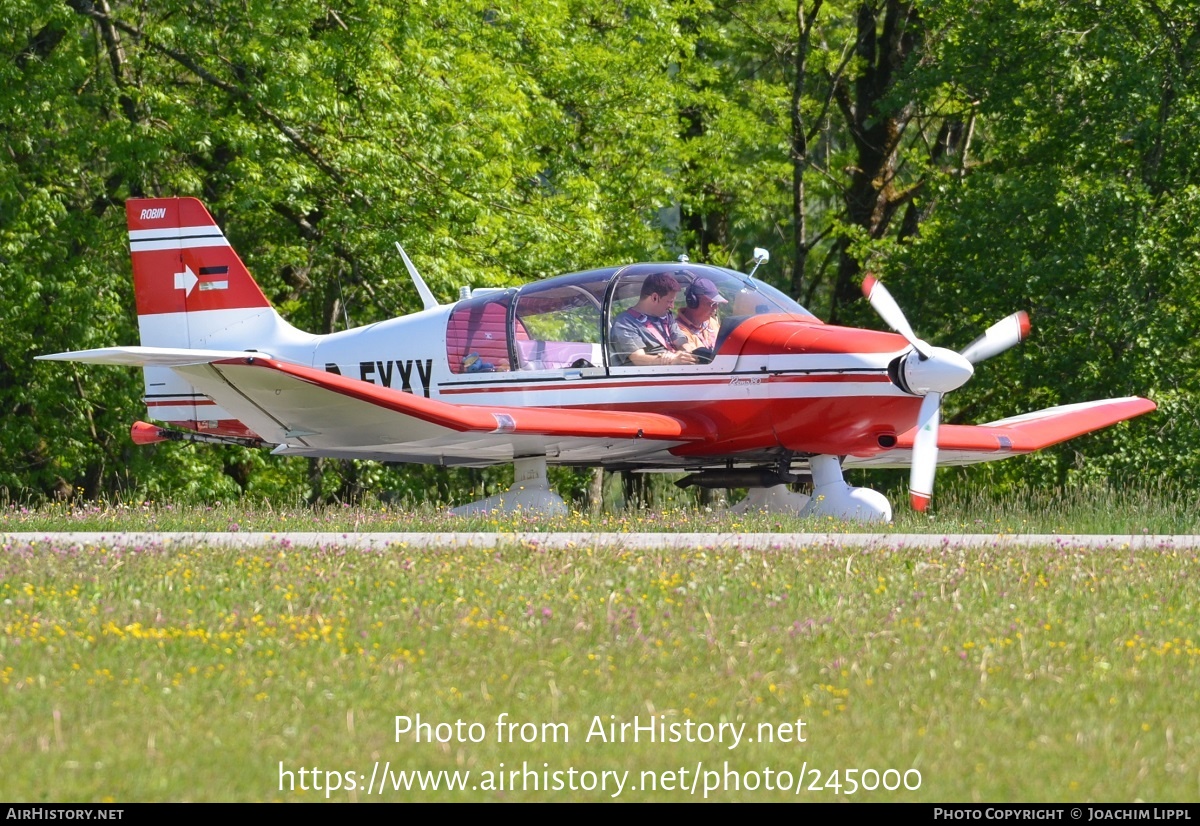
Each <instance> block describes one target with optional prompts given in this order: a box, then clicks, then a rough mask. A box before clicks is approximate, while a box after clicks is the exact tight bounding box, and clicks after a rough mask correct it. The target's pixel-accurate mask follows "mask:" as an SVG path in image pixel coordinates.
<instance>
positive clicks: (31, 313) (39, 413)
mask: <svg viewBox="0 0 1200 826" xmlns="http://www.w3.org/2000/svg"><path fill="white" fill-rule="evenodd" d="M0 10H2V11H3V14H4V20H5V21H6V23H7V25H6V27H5V30H4V32H2V33H0V49H3V53H4V55H5V56H6V58H7V59H6V60H4V61H0V81H2V83H0V128H2V129H0V131H2V135H3V137H2V138H0V150H2V151H0V405H2V406H3V409H4V410H5V411H6V412H7V413H8V414H9V415H8V418H7V423H6V426H5V428H4V430H3V432H2V433H0V458H3V460H4V461H3V462H0V491H6V492H7V495H8V497H9V498H10V499H17V500H27V499H37V498H41V497H55V496H57V497H69V496H75V495H80V494H82V495H85V496H88V497H96V496H135V495H149V496H155V497H158V496H169V495H170V496H175V495H178V496H185V497H189V498H190V497H197V498H206V497H213V498H215V497H221V498H228V497H230V496H235V495H252V496H260V497H279V496H284V497H288V498H295V499H308V500H314V499H321V498H332V499H337V500H340V501H348V500H352V499H354V498H355V497H357V496H360V495H363V494H366V493H380V492H382V491H385V490H391V491H392V492H393V493H392V495H394V496H396V497H398V498H401V499H403V498H405V497H408V496H413V497H422V496H426V495H429V496H432V497H433V498H435V499H436V500H437V501H451V500H454V499H459V498H461V497H460V494H462V493H463V492H464V491H467V490H491V489H493V488H494V487H495V486H496V485H500V484H502V482H501V481H500V480H501V479H502V478H503V473H504V471H502V470H499V469H497V470H496V471H487V472H482V473H476V472H461V471H460V472H455V473H453V474H449V475H447V474H444V473H440V472H435V471H431V470H428V469H419V468H383V467H374V466H371V467H368V466H366V465H357V464H345V463H336V462H324V463H309V462H294V461H293V462H283V461H280V460H277V459H267V458H265V457H263V456H259V455H257V454H249V453H247V452H245V451H236V450H232V449H230V450H204V449H196V448H186V447H181V446H162V447H159V448H156V449H149V450H147V449H135V448H133V447H132V446H131V445H130V443H129V440H128V437H127V435H126V429H127V427H128V425H129V423H130V422H132V421H133V420H135V419H137V418H139V417H141V416H143V415H145V414H144V411H143V409H142V407H141V405H140V403H139V401H138V396H139V393H140V377H139V376H138V375H137V374H136V373H135V372H133V371H120V370H108V369H93V368H88V369H84V368H80V367H71V366H63V365H60V364H43V363H38V362H34V361H33V360H32V359H33V356H35V355H37V354H40V353H46V352H54V351H59V350H67V349H79V348H84V347H93V346H102V345H110V344H115V343H131V342H134V341H136V335H137V331H136V323H135V318H134V315H133V309H132V306H133V302H132V296H131V288H130V279H129V264H128V254H127V251H126V245H125V238H124V220H123V215H122V209H121V205H122V203H123V201H124V200H125V199H126V198H128V197H131V196H138V195H197V196H200V197H202V198H203V199H204V200H205V202H206V203H207V204H208V205H209V206H210V208H211V209H212V211H213V213H214V215H215V216H216V217H217V219H218V221H219V222H220V223H221V224H222V226H223V227H224V228H225V230H226V232H227V234H228V235H229V236H230V238H231V240H232V241H233V243H234V245H235V246H236V247H237V248H238V249H239V250H240V251H241V252H242V254H243V256H244V257H245V259H246V261H247V264H248V265H249V267H250V269H251V271H252V272H254V273H255V275H256V277H257V278H258V280H259V281H260V282H261V283H262V284H263V286H264V289H265V291H266V293H267V295H268V296H269V297H270V298H271V300H272V301H273V302H274V303H275V304H276V305H277V306H278V307H279V308H280V309H281V311H282V312H284V313H285V315H286V316H287V317H288V318H289V320H290V321H292V322H293V323H295V324H296V325H297V326H299V327H301V328H304V329H307V330H310V331H312V332H327V331H330V330H332V329H334V328H336V327H337V326H339V325H341V324H342V323H343V319H345V318H346V317H348V318H349V320H350V322H351V323H352V324H361V323H366V322H370V321H375V320H379V319H382V318H386V317H390V316H393V315H397V314H400V313H403V312H408V311H412V310H414V309H417V308H418V307H419V306H420V304H419V301H418V298H417V296H416V294H415V290H414V289H413V287H412V286H411V283H410V281H409V280H408V278H407V277H406V275H405V274H404V270H403V268H402V267H399V266H398V262H397V260H396V257H395V251H394V248H393V242H394V241H396V240H399V241H401V242H402V243H403V244H404V245H405V247H406V249H407V250H408V252H409V253H410V255H412V257H413V258H414V259H415V260H416V262H417V264H418V266H419V267H420V268H421V270H422V272H423V273H424V275H425V277H426V279H427V280H428V281H429V283H430V285H431V287H432V289H433V291H434V293H435V294H437V295H439V296H441V297H443V298H448V297H450V296H452V295H454V294H456V293H457V290H458V287H459V286H461V285H464V284H470V285H472V286H485V285H504V284H515V283H520V282H523V281H527V280H530V279H534V278H539V277H544V276H548V275H552V274H556V273H559V272H565V271H571V270H579V269H584V268H587V267H590V266H595V265H598V264H602V263H611V262H620V261H632V260H639V259H640V260H646V259H654V258H665V257H673V256H674V255H676V254H678V253H679V252H684V251H686V252H688V253H689V254H691V255H692V257H693V258H694V259H696V260H706V261H713V262H715V263H719V264H726V265H733V266H740V265H742V264H743V263H744V262H746V260H747V259H748V258H749V255H750V250H751V249H752V248H753V247H754V246H756V245H765V246H770V247H772V252H773V259H772V262H771V264H770V265H768V266H767V267H765V268H764V269H763V270H762V271H761V275H762V277H763V278H764V279H766V280H768V281H772V282H773V283H775V284H777V285H779V286H781V287H783V288H784V289H785V290H787V291H789V292H790V293H791V294H793V295H795V296H796V297H797V298H798V299H800V300H801V301H802V302H806V303H810V304H811V305H812V306H813V307H814V309H816V310H817V311H818V312H820V313H822V314H824V315H826V316H832V317H834V318H836V319H837V320H838V321H840V322H845V323H865V324H870V325H872V326H877V325H878V321H877V320H876V319H875V317H874V316H873V314H871V313H870V311H869V310H868V309H867V308H866V307H865V305H864V304H863V302H861V301H858V300H857V298H856V287H855V279H856V278H857V274H858V272H859V271H860V270H861V269H862V268H865V267H871V268H874V269H876V270H877V271H879V272H881V273H883V274H884V276H885V277H886V279H887V281H888V284H889V287H890V288H892V289H893V291H894V292H895V293H896V294H897V296H898V297H899V299H900V300H901V303H902V305H903V306H904V307H905V309H906V311H907V312H908V313H909V316H910V318H911V320H912V321H913V323H914V326H915V327H916V328H917V330H918V331H919V332H920V333H921V334H922V335H923V336H925V337H927V338H928V339H930V340H931V341H935V342H937V343H939V344H948V345H956V346H961V345H962V344H965V343H966V342H967V341H969V340H970V339H971V338H972V337H973V336H974V335H975V334H976V333H978V332H979V331H980V330H981V329H982V328H983V327H985V326H986V325H987V324H989V323H990V322H991V321H993V320H995V319H997V318H999V317H1001V316H1003V315H1007V314H1008V313H1010V312H1012V311H1013V310H1014V309H1018V308H1027V309H1029V310H1030V311H1031V315H1032V316H1033V319H1034V324H1035V329H1036V335H1035V337H1034V338H1033V340H1031V341H1030V342H1029V343H1028V344H1027V345H1025V346H1024V347H1023V348H1022V349H1020V350H1017V351H1014V352H1012V353H1009V354H1005V355H1004V356H1001V357H999V358H997V359H995V360H993V361H990V362H988V363H987V364H985V365H981V367H980V370H979V372H978V375H977V377H976V379H975V380H974V381H973V382H972V383H971V384H970V385H968V386H967V387H966V388H964V389H963V390H962V391H960V392H958V393H956V394H954V395H952V396H951V397H950V399H949V401H948V408H947V413H948V415H949V417H950V418H951V419H953V420H960V421H972V422H977V421H985V420H988V419H996V418H1001V417H1003V416H1008V415H1012V414H1015V413H1019V412H1024V411H1026V410H1030V409H1034V408H1035V407H1037V406H1045V405H1050V404H1057V403H1068V402H1077V401H1084V400H1087V399H1092V398H1102V397H1106V396H1118V395H1127V394H1138V395H1150V396H1152V397H1153V398H1155V400H1156V401H1158V402H1159V404H1160V408H1161V412H1160V413H1159V414H1158V415H1156V416H1154V417H1146V418H1144V419H1142V420H1139V421H1137V422H1135V423H1133V424H1131V425H1128V426H1122V427H1118V428H1113V429H1110V430H1107V431H1105V432H1103V433H1101V434H1097V435H1094V436H1091V437H1089V438H1088V439H1087V440H1085V441H1080V442H1072V443H1070V444H1069V445H1067V446H1066V447H1065V448H1063V449H1061V450H1059V451H1056V452H1051V453H1049V454H1047V455H1046V456H1042V457H1038V458H1037V459H1036V460H1030V461H1026V462H1023V463H1008V464H1004V465H1000V466H998V467H997V468H986V469H981V470H980V471H979V472H978V477H979V478H981V479H988V480H991V481H992V482H993V483H995V484H997V485H1001V486H1003V485H1006V484H1010V483H1012V482H1014V481H1016V480H1017V479H1018V478H1029V479H1031V480H1038V481H1041V482H1045V483H1061V482H1064V481H1071V480H1075V479H1079V480H1080V481H1088V480H1089V479H1091V480H1093V481H1094V479H1095V477H1106V476H1107V477H1134V476H1140V475H1150V476H1154V477H1158V476H1166V477H1170V478H1173V479H1177V480H1183V479H1187V478H1192V477H1194V475H1195V473H1196V472H1197V470H1200V448H1197V447H1196V445H1198V444H1200V421H1198V419H1197V414H1196V413H1195V409H1196V400H1197V397H1198V394H1200V386H1198V384H1200V353H1198V352H1197V336H1196V332H1195V331H1196V330H1197V329H1198V328H1200V299H1198V298H1197V296H1198V295H1200V289H1198V286H1200V284H1198V281H1200V244H1198V242H1197V241H1196V238H1195V232H1194V228H1195V227H1196V226H1197V224H1198V220H1197V219H1200V174H1198V173H1200V150H1197V148H1196V142H1195V141H1194V140H1193V135H1192V132H1193V131H1194V124H1195V123H1196V122H1197V121H1198V120H1200V111H1198V110H1200V96H1198V94H1197V89H1196V80H1195V78H1196V77H1197V76H1198V75H1197V73H1196V71H1195V68H1196V58H1197V56H1198V54H1200V36H1198V35H1197V34H1196V31H1195V25H1194V13H1193V12H1194V9H1193V8H1192V7H1191V6H1190V5H1189V4H1186V3H1166V4H1162V3H1149V2H1140V0H1139V1H1138V2H1132V3H1127V4H1123V5H1121V6H1120V8H1107V7H1105V8H1101V7H1099V6H1097V5H1096V4H1061V3H1055V2H1051V1H1050V0H1021V2H1017V0H1004V2H998V3H989V4H985V5H983V6H980V5H979V4H975V3H970V2H966V0H939V2H936V3H935V2H900V0H885V2H882V3H877V4H865V3H857V4H856V3H848V2H842V0H836V2H823V3H813V4H811V5H808V6H805V5H804V4H803V3H801V4H799V5H793V6H780V5H779V4H777V3H772V2H759V1H758V0H754V2H749V3H741V4H737V5H736V6H718V5H714V4H711V3H709V2H707V0H691V2H687V3H671V4H667V3H661V2H658V0H638V1H637V2H632V3H625V4H617V5H614V4H609V5H599V6H597V5H596V4H594V3H583V2H579V0H568V2H566V3H558V2H547V1H546V0H536V1H535V2H534V3H532V4H529V3H527V4H523V5H522V6H521V8H520V9H519V10H516V9H498V8H494V7H492V6H489V5H488V4H484V3H478V2H473V0H464V1H463V2H453V3H444V4H440V5H436V6H434V5H428V4H402V5H395V4H392V3H384V2H378V1H377V0H338V2H334V3H314V2H307V0H305V1H304V2H295V3H285V4H280V3H276V2H267V1H266V0H250V1H249V2H244V0H212V2H205V3H197V2H195V0H154V2H149V3H133V2H130V0H112V2H110V3H108V4H107V5H106V6H101V5H96V4H93V3H91V2H89V0H58V1H57V2H52V3H44V2H35V1H34V0H0ZM798 13H800V14H799V16H797V14H798ZM1084 457H1086V461H1084ZM563 473H564V474H569V472H568V471H563ZM562 481H563V483H564V484H565V485H566V487H567V488H569V489H570V492H571V493H572V495H573V496H581V495H582V492H583V491H584V490H585V488H586V487H587V479H586V477H585V475H582V474H575V475H573V476H567V475H564V477H563V479H562Z"/></svg>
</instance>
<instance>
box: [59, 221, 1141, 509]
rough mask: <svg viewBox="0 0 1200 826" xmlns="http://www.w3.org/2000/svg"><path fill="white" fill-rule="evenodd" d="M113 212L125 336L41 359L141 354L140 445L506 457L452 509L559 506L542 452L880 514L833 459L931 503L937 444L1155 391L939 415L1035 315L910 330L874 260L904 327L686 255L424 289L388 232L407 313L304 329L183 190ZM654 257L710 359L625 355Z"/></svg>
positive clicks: (447, 458)
mask: <svg viewBox="0 0 1200 826" xmlns="http://www.w3.org/2000/svg"><path fill="white" fill-rule="evenodd" d="M126 210H127V218H128V223H129V241H130V250H131V253H132V258H133V275H134V285H135V294H136V299H137V313H138V324H139V328H140V334H141V341H142V344H141V346H138V347H132V346H131V347H108V348H102V349H98V350H85V351H79V352H69V353H57V354H54V355H47V356H41V357H40V358H43V359H59V360H73V361H82V362H92V363H100V364H121V365H131V366H140V367H143V368H144V371H145V380H146V397H145V401H146V404H147V407H148V409H149V415H150V417H151V418H153V419H156V420H158V421H160V422H163V423H165V424H166V425H170V426H172V427H171V428H164V427H161V426H159V425H151V424H146V423H144V422H138V423H137V424H135V425H134V426H133V431H132V435H133V439H134V440H135V441H136V442H139V443H143V444H146V443H151V442H156V441H162V440H163V439H168V438H184V439H189V440H193V441H213V442H235V443H242V444H251V445H274V446H275V448H274V450H273V451H272V452H273V453H275V454H278V455H283V456H331V457H337V458H345V459H376V460H382V461H392V462H421V463H430V464H437V465H444V466H453V465H459V466H468V467H483V466H487V465H494V464H499V463H507V462H513V463H515V465H516V482H515V484H514V486H513V488H512V489H510V490H509V491H507V492H506V493H503V494H500V495H498V496H494V497H490V498H489V499H486V500H483V501H482V502H476V503H474V504H472V505H467V506H464V507H463V508H458V509H456V510H457V511H458V512H464V513H465V512H478V511H487V510H491V509H516V508H522V509H527V510H533V511H540V512H561V511H562V510H564V509H565V506H564V504H563V501H562V499H560V498H559V497H558V496H557V495H556V494H554V493H553V492H552V491H551V490H550V489H549V486H548V484H547V481H546V465H547V463H551V462H552V463H558V464H565V465H577V466H579V465H583V466H596V465H601V466H603V467H605V468H609V469H633V470H645V471H690V472H691V475H690V476H689V477H687V479H685V480H683V481H684V483H685V484H699V485H707V486H712V487H747V488H750V489H751V495H750V497H749V498H748V499H747V500H746V503H745V505H744V507H747V508H764V509H767V510H783V511H788V512H800V513H804V514H811V515H820V516H825V515H828V516H834V517H837V518H848V519H858V520H863V521H887V520H890V519H891V514H892V511H891V506H890V505H889V503H888V501H887V499H886V498H885V497H884V496H883V495H881V494H879V493H877V492H875V491H872V490H869V489H866V488H856V487H852V486H850V485H848V484H847V483H846V482H845V481H844V480H843V477H842V468H843V467H908V466H911V468H912V480H911V492H912V504H913V506H914V507H916V508H917V509H918V510H924V509H925V507H926V506H927V505H928V502H929V500H930V496H931V494H932V492H933V478H934V471H935V468H936V465H937V463H938V461H939V460H940V461H941V462H942V463H943V464H955V465H961V464H970V463H974V462H986V461H992V460H996V459H1005V458H1008V457H1010V456H1016V455H1019V454H1023V453H1029V452H1032V451H1035V450H1038V449H1040V448H1043V447H1046V446H1048V445H1052V444H1056V443H1058V442H1061V441H1064V440H1066V439H1070V438H1073V437H1075V436H1079V435H1081V434H1084V433H1088V432H1090V431H1093V430H1097V429H1099V428H1102V427H1106V426H1108V425H1111V424H1114V423H1116V422H1119V421H1122V420H1124V419H1129V418H1132V417H1134V416H1138V415H1140V414H1142V413H1147V412H1149V411H1151V410H1154V408H1155V405H1154V403H1153V402H1150V401H1148V400H1146V399H1141V398H1136V397H1132V398H1121V399H1106V400H1103V401H1092V402H1085V403H1082V404H1072V405H1066V406H1063V407H1055V408H1051V409H1048V410H1042V411H1038V412H1036V413H1029V414H1026V415H1023V416H1017V417H1015V418H1011V419H1004V420H1003V421H998V422H991V423H989V424H985V425H980V426H958V425H945V426H940V427H939V423H940V417H941V413H940V411H941V402H942V397H943V395H944V394H945V393H947V392H949V391H951V390H954V389H956V388H958V387H960V386H962V385H963V384H964V383H965V382H966V381H967V380H968V379H969V378H970V377H971V375H972V372H973V365H974V364H976V363H978V362H980V361H982V360H984V359H986V358H989V357H991V356H993V355H996V354H997V353H1000V352H1002V351H1004V350H1006V349H1008V348H1009V347H1011V346H1013V345H1015V344H1017V343H1018V342H1019V341H1021V340H1022V339H1023V338H1024V337H1025V335H1026V334H1027V333H1028V330H1029V321H1028V318H1027V317H1026V316H1025V314H1024V313H1016V314H1014V315H1012V316H1010V317H1008V318H1006V319H1004V320H1003V321H1001V322H999V323H998V324H996V325H994V326H993V327H991V328H989V329H988V330H987V332H986V333H985V334H984V335H983V336H981V337H980V338H979V339H977V340H976V341H975V342H973V343H972V344H971V345H970V346H968V347H967V348H966V349H965V350H963V351H962V353H955V352H953V351H950V350H946V349H943V348H940V347H933V346H930V345H929V344H926V343H925V342H924V341H922V340H921V339H919V338H917V337H916V335H915V334H914V333H913V331H912V328H911V327H910V326H909V324H908V322H907V320H906V319H905V317H904V314H903V312H901V310H900V308H899V306H898V305H897V304H896V302H895V301H894V300H893V299H892V297H891V296H890V295H889V294H888V293H887V291H886V290H885V289H884V288H883V285H882V284H880V283H879V282H878V281H876V280H875V279H873V278H870V277H868V278H867V279H866V281H865V282H864V285H863V287H864V292H865V294H866V296H867V298H868V300H869V301H870V302H871V304H872V306H874V307H875V309H876V310H877V311H878V312H879V314H880V315H881V316H882V317H883V318H884V320H885V321H886V322H887V323H888V324H889V325H890V326H891V327H892V328H893V329H895V330H896V331H897V332H899V335H896V334H895V333H885V332H876V331H872V330H861V329H852V328H847V327H838V326H833V325H828V324H824V323H822V322H821V321H820V320H818V319H817V318H816V317H814V316H813V315H812V314H811V313H809V312H808V311H807V310H805V309H804V308H802V307H801V306H800V305H798V304H796V303H795V302H794V301H792V300H791V299H790V298H788V297H787V296H785V295H784V294H782V293H781V292H779V291H778V290H775V289H774V288H772V287H770V286H768V285H766V284H764V283H762V282H760V281H757V280H755V279H754V278H753V273H751V275H750V276H747V275H743V274H740V273H737V272H734V271H731V270H727V269H722V268H718V267H711V266H704V265H698V264H690V263H671V264H634V265H630V266H624V267H606V268H603V269H596V270H589V271H587V272H579V273H574V274H570V275H563V276H559V277H556V278H550V279H546V280H544V281H539V282H536V283H532V284H527V285H525V286H523V287H520V288H507V289H475V290H471V291H469V290H466V289H464V290H463V294H462V296H461V297H460V298H459V300H458V301H456V302H454V303H451V304H439V303H438V302H437V300H436V299H435V298H434V297H433V295H432V294H431V292H430V291H429V289H428V287H427V286H426V285H425V283H424V281H423V280H422V279H421V277H420V275H419V274H418V273H417V271H416V269H415V268H414V267H413V265H412V263H411V261H409V259H408V257H407V256H406V255H404V253H403V250H401V251H400V252H401V255H402V257H403V259H404V263H405V265H406V266H407V268H408V270H409V273H410V275H411V276H412V278H413V281H414V283H415V284H416V286H417V289H418V291H419V292H420V294H421V297H422V300H423V302H424V305H425V307H424V309H423V310H422V311H421V312H418V313H414V314H412V315H408V316H404V317H402V318H395V319H392V320H390V321H384V322H380V323H377V324H371V325H368V326H365V327H359V328H356V329H352V330H346V331H344V332H338V333H331V334H329V335H311V334H308V333H304V332H301V331H299V330H297V329H296V328H294V327H292V326H291V325H290V324H288V323H287V322H286V321H284V320H283V318H282V317H281V316H280V315H279V314H278V313H277V312H276V311H275V310H274V309H272V307H271V305H270V303H269V302H268V301H267V299H266V297H265V296H264V295H263V293H262V291H261V290H260V289H259V287H258V285H257V284H256V283H255V282H254V280H253V278H251V276H250V273H249V272H247V270H246V268H245V266H244V265H243V264H242V261H241V259H239V258H238V256H237V254H236V253H235V252H234V251H233V249H232V248H231V247H230V245H229V242H228V241H227V240H226V239H225V236H224V234H223V233H222V232H221V230H220V228H219V227H218V226H217V224H216V222H215V221H214V220H213V218H212V216H211V215H209V213H208V211H207V210H206V209H205V208H204V206H203V205H201V203H200V202H199V201H197V200H195V199H191V198H178V199H176V198H155V199H138V200H130V201H129V202H128V204H127V206H126ZM765 255H766V254H765V253H761V254H760V255H759V258H758V260H759V261H760V262H761V260H764V259H765ZM664 271H666V272H669V273H672V274H673V275H674V277H675V279H676V280H677V281H679V282H680V283H681V285H682V286H683V287H687V286H689V285H690V284H691V283H692V282H693V281H695V280H696V279H700V278H707V279H709V280H710V281H711V282H712V284H713V285H715V286H716V288H717V290H718V291H719V292H720V293H721V296H722V297H724V298H725V299H726V301H727V303H725V304H722V305H721V307H720V309H721V310H722V314H721V317H720V331H719V335H718V338H717V341H716V346H715V347H714V348H713V351H714V352H713V355H712V357H711V360H703V359H702V360H701V363H696V364H676V365H671V366H640V367H639V366H632V365H626V364H620V363H618V361H621V360H620V359H617V358H614V357H613V353H612V350H611V347H612V342H611V341H610V327H611V325H612V322H613V319H615V318H616V316H617V315H618V314H619V313H620V312H621V311H622V310H625V309H628V308H629V307H631V306H632V305H633V304H635V303H636V302H637V301H638V299H639V294H640V289H641V285H642V282H643V281H644V280H645V279H646V278H647V277H648V276H649V275H651V274H653V273H658V272H664ZM686 294H687V293H686V292H685V291H681V292H680V295H679V297H680V300H681V303H682V299H683V298H684V296H685V295H686ZM693 300H696V299H695V298H694V296H693ZM800 481H811V483H812V495H811V496H804V495H802V494H798V493H792V492H790V491H789V490H788V488H787V485H789V484H790V483H795V482H800Z"/></svg>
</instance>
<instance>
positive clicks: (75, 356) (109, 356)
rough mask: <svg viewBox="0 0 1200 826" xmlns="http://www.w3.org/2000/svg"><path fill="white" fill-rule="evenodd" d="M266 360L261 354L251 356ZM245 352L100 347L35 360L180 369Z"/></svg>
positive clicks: (38, 357) (181, 348) (241, 354)
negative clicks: (188, 365)
mask: <svg viewBox="0 0 1200 826" xmlns="http://www.w3.org/2000/svg"><path fill="white" fill-rule="evenodd" d="M255 355H256V356H258V355H261V356H262V357H264V358H270V356H268V355H267V354H265V353H262V354H259V353H257V352H256V353H255ZM245 357H246V351H245V350H193V349H190V348H187V347H134V346H130V347H101V348H99V349H98V350H75V351H73V352H68V353H51V354H49V355H45V356H36V357H35V358H37V359H38V360H39V361H81V362H85V363H87V364H119V365H124V366H126V367H145V366H146V365H150V364H152V365H159V366H163V367H182V366H184V365H187V364H208V363H209V362H213V361H224V360H226V359H235V358H245Z"/></svg>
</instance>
